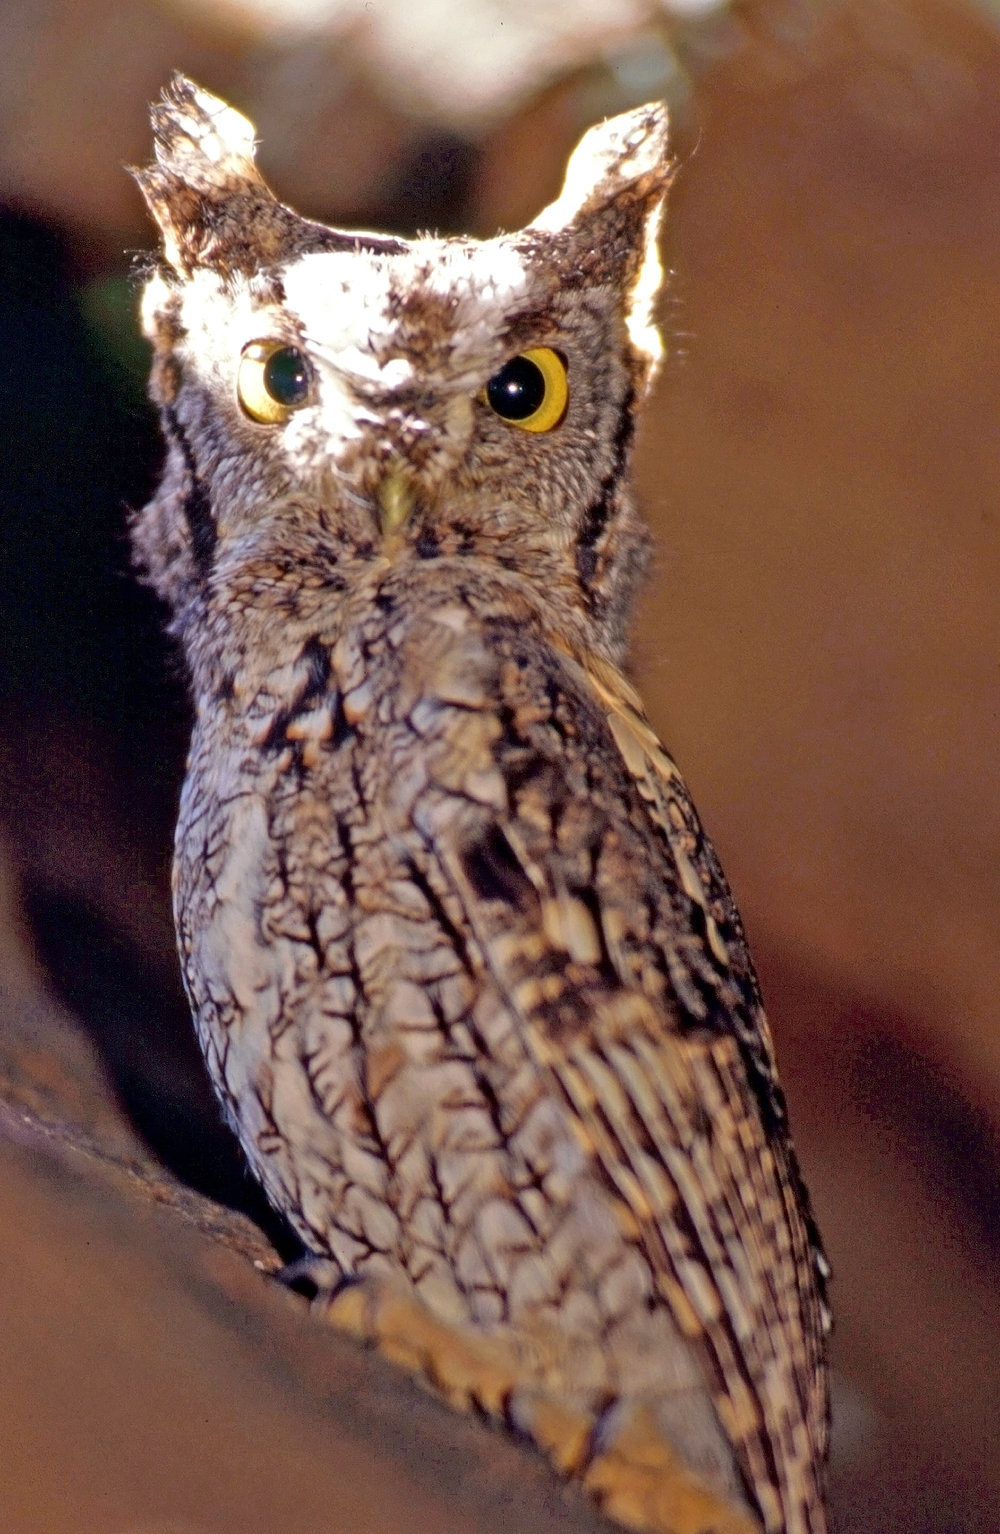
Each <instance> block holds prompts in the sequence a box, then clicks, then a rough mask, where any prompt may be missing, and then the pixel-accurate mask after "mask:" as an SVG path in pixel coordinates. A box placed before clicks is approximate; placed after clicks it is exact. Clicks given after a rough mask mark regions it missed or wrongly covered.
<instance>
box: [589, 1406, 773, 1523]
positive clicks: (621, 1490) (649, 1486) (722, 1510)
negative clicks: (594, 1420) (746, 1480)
mask: <svg viewBox="0 0 1000 1534" xmlns="http://www.w3.org/2000/svg"><path fill="white" fill-rule="evenodd" d="M613 1415H614V1417H615V1418H616V1419H617V1422H616V1429H615V1431H614V1432H613V1433H607V1434H605V1433H603V1432H599V1433H598V1434H597V1435H596V1436H597V1439H598V1443H599V1448H598V1450H597V1452H596V1453H595V1454H594V1456H593V1458H592V1459H591V1460H590V1462H589V1464H588V1465H587V1467H586V1469H585V1470H584V1472H583V1474H582V1476H581V1479H582V1481H583V1484H584V1485H585V1486H586V1487H587V1488H588V1490H589V1491H590V1492H591V1493H592V1494H593V1495H594V1496H595V1497H596V1498H597V1501H598V1502H599V1503H600V1505H601V1508H602V1509H603V1511H604V1512H605V1513H607V1514H608V1516H609V1517H611V1518H615V1519H617V1520H618V1522H619V1523H623V1524H625V1525H626V1526H627V1527H628V1528H632V1529H648V1530H656V1531H657V1534H667V1531H669V1534H761V1530H760V1524H759V1523H758V1522H757V1520H756V1518H754V1517H753V1516H752V1515H751V1514H750V1513H749V1512H748V1511H746V1510H741V1509H738V1508H736V1507H734V1506H733V1505H732V1504H731V1503H730V1502H727V1501H725V1500H723V1498H721V1497H719V1496H718V1495H717V1494H716V1493H715V1492H713V1491H712V1490H711V1489H710V1488H709V1487H708V1486H706V1484H705V1482H704V1481H703V1480H701V1478H700V1477H699V1476H698V1475H696V1474H695V1472H694V1471H692V1470H690V1469H689V1468H688V1466H687V1465H686V1464H685V1463H684V1461H683V1460H682V1459H681V1457H680V1455H679V1454H678V1453H677V1451H676V1449H675V1448H674V1447H673V1445H672V1444H671V1443H670V1442H669V1441H668V1440H667V1439H666V1438H665V1437H664V1435H663V1433H662V1432H661V1431H660V1430H659V1428H658V1427H657V1424H656V1421H655V1418H654V1416H653V1413H652V1412H651V1411H650V1409H649V1407H648V1406H646V1405H644V1404H639V1405H637V1406H635V1407H633V1408H632V1410H631V1411H630V1412H628V1413H627V1414H624V1415H623V1414H622V1413H621V1411H620V1409H619V1408H616V1409H615V1411H614V1414H613Z"/></svg>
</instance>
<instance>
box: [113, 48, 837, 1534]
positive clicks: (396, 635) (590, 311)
mask: <svg viewBox="0 0 1000 1534" xmlns="http://www.w3.org/2000/svg"><path fill="white" fill-rule="evenodd" d="M152 117H153V128H154V134H155V140H156V159H155V163H154V164H153V165H152V166H151V167H149V168H148V169H146V170H142V171H139V172H137V173H136V174H137V178H138V182H139V185H140V187H141V189H142V192H143V193H144V195H145V198H146V201H147V203H148V205H149V208H150V210H151V213H152V215H153V217H154V219H155V220H156V223H157V224H158V225H159V228H160V231H161V233H162V254H161V256H160V257H159V259H158V260H157V261H155V262H154V263H152V264H151V267H150V270H149V272H148V274H147V280H146V284H145V290H144V297H143V303H142V315H143V322H144V327H145V332H146V335H147V336H148V338H149V340H150V341H151V342H152V346H153V365H152V379H151V391H152V395H153V398H154V400H155V401H156V402H157V404H158V405H159V407H160V411H161V415H162V422H163V431H164V435H165V438H166V460H165V465H164V469H163V474H162V481H161V483H160V485H159V488H158V490H157V492H156V494H155V495H154V497H153V499H152V501H151V502H150V504H149V505H148V506H147V507H146V508H145V510H144V511H142V512H141V513H140V514H139V515H138V517H137V518H136V520H135V524H134V540H135V547H136V551H137V558H138V560H139V562H140V564H141V566H142V568H143V569H144V571H145V577H146V579H148V580H149V582H151V584H152V585H153V586H154V587H155V589H156V591H157V592H158V593H159V594H160V596H161V597H162V598H163V600H164V601H165V603H166V604H167V606H168V608H169V611H170V614H171V617H170V627H171V630H172V632H173V634H174V635H175V636H176V638H177V640H178V641H179V644H180V646H181V647H182V649H183V653H184V655H185V657H186V662H187V666H188V670H189V675H190V681H191V690H192V695H193V701H194V708H195V715H196V718H195V725H194V734H193V740H192V744H191V750H190V757H189V761H188V770H187V777H186V781H185V784H184V788H183V792H182V796H181V804H180V816H179V823H178V827H177V836H176V859H175V868H174V906H175V916H176V924H177V933H178V945H179V951H180V956H181V962H182V966H183V971H184V979H185V984H186V987H187V991H188V995H189V997H190V1001H191V1007H192V1010H193V1014H194V1019H195V1024H196V1028H197V1032H198V1037H199V1039H200V1042H201V1046H202V1049H203V1051H204V1055H205V1059H206V1061H207V1064H208V1068H209V1071H210V1073H211V1076H212V1080H213V1082H214V1084H215V1088H216V1091H217V1093H218V1095H219V1098H220V1100H221V1103H222V1106H223V1109H224V1112H225V1114H226V1117H227V1118H228V1120H229V1122H230V1123H231V1125H232V1127H233V1128H234V1130H235V1131H236V1133H237V1135H238V1136H239V1139H240V1141H241V1143H242V1145H243V1148H244V1151H245V1153H246V1156H247V1158H248V1160H249V1163H250V1165H251V1167H252V1169H253V1171H254V1173H255V1175H256V1176H257V1177H258V1178H259V1179H260V1182H261V1183H262V1184H263V1187H264V1189H265V1190H266V1192H267V1195H268V1197H269V1198H270V1200H271V1201H272V1203H273V1204H274V1206H275V1207H276V1208H277V1209H278V1210H280V1211H281V1213H282V1214H283V1215H284V1216H285V1217H286V1218H287V1220H288V1221H289V1222H290V1224H291V1225H292V1227H294V1230H295V1231H296V1232H297V1234H298V1236H299V1237H300V1238H301V1241H302V1243H303V1245H304V1249H305V1253H306V1256H305V1258H304V1259H303V1263H302V1264H300V1265H298V1267H297V1270H296V1271H298V1272H299V1273H300V1274H301V1273H303V1272H305V1273H306V1274H307V1275H311V1278H312V1280H313V1287H314V1288H315V1290H316V1292H317V1294H318V1295H320V1297H321V1298H322V1301H323V1304H324V1305H325V1306H326V1308H327V1311H328V1314H329V1316H330V1318H331V1320H332V1321H333V1322H334V1323H335V1324H338V1325H340V1326H341V1327H344V1328H346V1329H347V1330H349V1331H352V1332H354V1333H356V1334H357V1335H359V1336H361V1337H363V1338H365V1339H367V1340H368V1341H369V1342H371V1343H374V1344H375V1345H377V1346H378V1347H379V1348H380V1349H381V1350H382V1352H383V1353H384V1354H385V1355H386V1356H388V1357H389V1358H392V1359H395V1360H396V1361H397V1362H399V1363H401V1364H403V1365H404V1366H406V1367H407V1368H408V1369H410V1370H411V1371H412V1372H413V1373H415V1374H416V1375H418V1376H420V1377H422V1378H423V1379H424V1380H425V1381H426V1382H428V1383H430V1385H431V1386H433V1387H434V1388H436V1389H437V1390H438V1391H439V1392H441V1393H442V1394H443V1395H444V1396H445V1397H446V1398H447V1399H448V1400H450V1401H452V1402H453V1403H455V1404H458V1405H465V1406H468V1407H472V1408H475V1409H478V1410H479V1411H481V1412H483V1413H485V1414H487V1415H488V1416H490V1417H493V1418H496V1419H500V1420H502V1421H504V1422H506V1423H508V1424H509V1425H510V1426H512V1427H513V1428H514V1429H516V1430H517V1431H518V1432H520V1433H521V1434H523V1435H525V1436H527V1437H528V1438H529V1439H530V1440H531V1441H533V1442H534V1443H535V1444H536V1445H538V1446H540V1447H541V1449H542V1450H543V1451H544V1452H545V1453H546V1454H547V1455H548V1456H549V1457H550V1459H551V1460H552V1462H553V1463H554V1464H555V1465H556V1466H557V1467H558V1468H559V1470H560V1471H561V1472H562V1473H564V1474H565V1475H566V1476H568V1477H571V1478H575V1479H576V1480H577V1481H579V1482H581V1483H582V1484H583V1485H584V1486H585V1487H586V1488H588V1490H589V1491H590V1492H591V1493H592V1494H593V1496H594V1497H596V1498H597V1500H598V1501H599V1503H600V1504H601V1506H602V1507H603V1508H604V1509H605V1511H606V1512H608V1513H609V1514H610V1515H611V1516H613V1517H614V1518H616V1519H618V1520H619V1521H620V1522H622V1523H624V1524H627V1525H629V1526H631V1527H634V1528H639V1529H649V1530H656V1531H659V1534H709V1531H715V1534H723V1531H727V1534H749V1531H751V1530H758V1531H759V1530H761V1529H763V1530H766V1531H767V1534H778V1531H785V1534H821V1531H823V1530H824V1529H825V1527H826V1522H825V1513H824V1465H825V1458H826V1449H827V1436H828V1428H827V1424H828V1387H827V1369H826V1357H825V1340H824V1339H825V1332H826V1329H827V1326H828V1320H827V1311H826V1306H825V1300H824V1293H823V1290H824V1280H825V1278H826V1271H827V1270H826V1268H825V1263H824V1260H823V1257H822V1254H821V1250H820V1246H819V1242H818V1238H817V1235H816V1231H815V1228H814V1224H813V1220H812V1217H811V1214H810V1209H809V1203H808V1199H807V1196H806V1192H805V1189H804V1187H803V1183H802V1179H801V1177H800V1174H799V1170H798V1165H797V1162H796V1158H795V1154H794V1151H793V1147H792V1143H791V1140H790V1137H789V1131H788V1125H787V1119H786V1110H785V1102H784V1098H783V1096H782V1092H781V1088H780V1085H779V1082H778V1079H777V1075H776V1070H775V1061H774V1054H773V1050H772V1044H771V1037H770V1033H769V1030H768V1025H767V1021H766V1019H765V1015H764V1012H763V1009H762V1006H761V1000H760V995H759V991H758V987H757V982H756V980H755V977H754V971H753V968H752V965H751V961H750V958H749V955H748V953H747V947H746V943H745V941H744V935H743V929H742V927H741V924H740V918H739V916H738V914H737V911H736V909H735V906H734V903H733V900H732V897H731V895H730V892H729V889H728V887H727V885H726V882H725V879H724V876H723V874H722V871H721V869H720V867H719V864H718V861H717V859H716V855H715V853H714V851H713V849H712V846H711V844H710V842H709V841H708V839H707V837H706V835H705V833H704V831H703V830H702V828H701V825H700V823H699V821H698V818H697V816H696V814H695V811H694V809H693V807H692V804H691V801H690V798H689V796H688V794H687V791H686V789H685V786H684V783H683V781H682V779H681V777H680V775H679V773H678V770H677V768H676V767H675V765H674V763H673V762H672V760H671V759H670V757H669V756H668V755H667V753H666V752H665V751H664V749H663V747H662V746H661V744H660V743H659V741H658V740H657V738H656V736H655V735H654V733H653V731H652V730H651V728H650V726H649V724H648V723H647V721H646V717H645V715H644V713H643V708H642V704H641V702H640V699H639V697H638V696H637V694H636V692H635V691H634V689H633V687H632V686H631V685H630V683H629V682H628V681H627V680H626V678H625V676H624V675H623V672H622V666H623V664H624V661H625V652H626V638H627V622H628V617H629V607H630V603H631V600H632V595H633V591H634V588H635V586H636V582H637V579H638V577H639V576H640V574H641V571H642V569H643V563H644V560H645V557H646V545H647V535H646V533H645V532H644V530H643V526H642V523H641V521H640V519H639V516H638V513H637V510H636V507H635V505H634V502H633V498H632V494H631V491H630V488H629V466H630V459H631V453H632V444H633V436H634V432H635V428H636V421H637V414H638V411H639V407H640V404H641V401H642V398H643V396H644V394H645V392H646V390H647V388H648V385H649V382H650V379H651V377H652V375H653V373H654V371H655V368H656V365H657V361H658V358H659V353H660V342H659V338H658V334H657V330H656V327H655V324H654V321H653V305H654V301H655V299H656V296H657V290H658V287H659V285H660V278H661V271H660V267H659V263H658V259H657V248H656V242H657V233H658V225H659V220H660V214H661V209H662V206H663V202H664V197H665V194H666V191H667V187H668V183H669V181H670V178H671V172H672V165H671V161H670V158H669V155H668V150H667V144H666V120H665V114H664V110H663V108H662V107H661V106H659V105H651V106H647V107H643V108H642V109H640V110H637V111H633V112H629V113H626V114H625V115H623V116H620V117H616V118H614V119H612V120H610V121H608V122H605V123H603V124H602V125H599V126H597V127H595V128H592V129H591V130H590V132H588V133H587V134H586V136H585V137H584V138H583V140H582V142H581V143H580V145H579V147H578V149H577V150H576V152H575V153H574V154H573V156H572V158H571V160H570V162H569V167H568V171H567V175H566V180H565V186H564V188H563V191H562V193H561V195H560V196H559V198H558V199H557V201H555V202H554V203H553V204H552V205H551V206H550V207H548V208H546V209H545V210H544V211H543V212H542V213H541V214H540V215H539V216H538V217H537V218H536V219H535V221H534V223H532V224H530V225H529V226H528V227H527V228H526V229H524V230H522V231H520V232H519V233H515V234H503V235H501V236H499V237H497V238H495V239H489V240H483V241H479V240H473V239H438V238H429V237H427V238H420V239H416V240H413V241H407V240H401V239H396V238H391V237H387V236H384V235H379V234H369V233H345V232H342V231H339V230H336V229H331V228H327V227H326V226H324V225H322V224H319V223H314V222H310V221H309V220H307V219H304V218H302V217H300V216H299V215H297V214H296V213H294V212H292V211H291V210H290V209H289V208H287V207H285V206H284V205H283V204H281V203H280V202H278V201H277V199H276V198H275V197H274V196H273V195H272V193H271V192H270V190H269V189H268V187H267V186H266V185H265V183H264V181H263V180H262V178H261V176H260V174H259V172H258V170H257V169H256V167H255V163H254V130H253V127H252V125H251V124H250V123H249V122H248V121H247V120H246V118H244V117H243V116H241V115H240V113H238V112H237V111H235V110H234V109H233V108H232V107H230V106H228V105H226V104H225V103H224V102H222V101H220V100H218V99H217V98H216V97H214V96H212V95H210V94H208V92H206V91H204V90H202V89H200V88H198V87H197V86H195V85H193V84H192V83H191V82H189V81H187V80H185V79H183V78H180V77H178V78H177V79H175V80H174V82H173V84H172V85H171V86H170V88H169V89H168V90H167V91H166V92H165V94H164V97H163V100H162V102H161V103H160V104H159V105H157V106H156V107H154V109H153V114H152Z"/></svg>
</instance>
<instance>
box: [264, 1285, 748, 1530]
mask: <svg viewBox="0 0 1000 1534" xmlns="http://www.w3.org/2000/svg"><path fill="white" fill-rule="evenodd" d="M296 1266H299V1265H296ZM330 1266H332V1265H331V1264H325V1265H321V1267H320V1268H319V1269H315V1268H309V1267H308V1259H307V1260H306V1267H305V1268H303V1270H302V1273H301V1274H299V1275H293V1277H294V1276H299V1277H307V1278H308V1279H309V1280H310V1282H312V1283H315V1284H316V1285H317V1297H316V1300H315V1301H314V1304H316V1305H319V1304H321V1303H322V1304H323V1305H324V1308H325V1311H326V1315H327V1318H328V1319H329V1321H330V1322H331V1323H332V1324H333V1325H334V1326H336V1327H337V1328H338V1329H340V1330H342V1331H346V1332H349V1333H350V1334H351V1335H352V1336H354V1337H357V1338H359V1339H360V1340H362V1341H364V1342H366V1343H368V1344H370V1345H371V1346H373V1347H376V1348H377V1349H378V1351H379V1352H380V1353H381V1354H382V1355H383V1357H385V1358H388V1359H389V1360H390V1361H391V1362H392V1363H395V1364H398V1365H401V1366H402V1367H403V1368H404V1369H406V1371H407V1372H408V1373H409V1374H411V1375H412V1376H414V1377H415V1378H416V1379H417V1380H418V1381H420V1382H422V1383H424V1384H426V1385H429V1386H430V1387H431V1389H433V1390H434V1392H435V1393H436V1394H438V1395H440V1396H443V1397H444V1399H445V1400H446V1401H447V1402H448V1403H449V1404H450V1405H451V1406H453V1407H456V1408H457V1409H459V1410H463V1411H469V1410H475V1411H479V1412H480V1413H482V1414H483V1415H485V1416H487V1417H489V1418H490V1419H492V1420H493V1421H497V1422H504V1423H507V1424H509V1425H510V1426H512V1427H514V1428H515V1429H517V1430H518V1431H519V1432H521V1433H522V1434H524V1436H525V1437H527V1438H529V1439H530V1440H531V1441H532V1442H533V1443H534V1444H535V1445H536V1446H537V1447H538V1448H539V1449H541V1450H542V1451H543V1453H545V1454H546V1455H547V1457H548V1458H549V1460H550V1461H551V1463H552V1464H553V1465H554V1466H555V1468H556V1469H557V1470H558V1471H559V1472H560V1474H562V1475H564V1476H566V1477H567V1478H569V1479H573V1480H578V1481H580V1482H582V1484H583V1485H584V1486H585V1487H586V1488H587V1489H588V1491H589V1492H590V1493H591V1495H592V1496H593V1497H594V1498H595V1500H596V1501H597V1502H598V1504H599V1505H600V1507H601V1508H602V1510H603V1511H604V1512H605V1513H606V1514H607V1515H608V1516H609V1517H611V1518H614V1519H616V1520H617V1521H618V1522H619V1523H622V1524H624V1525H625V1526H626V1527H628V1528H631V1529H637V1530H644V1531H647V1534H760V1526H759V1525H758V1524H757V1522H756V1521H755V1520H754V1519H753V1518H752V1517H751V1516H750V1515H749V1514H748V1513H746V1512H741V1511H738V1510H737V1509H735V1508H734V1507H733V1506H731V1505H730V1504H729V1503H728V1502H726V1501H724V1500H723V1499H722V1498H721V1497H719V1496H717V1495H716V1494H715V1493H713V1492H712V1491H711V1490H710V1489H709V1488H708V1487H706V1486H705V1484H704V1482H703V1481H701V1480H700V1479H699V1478H698V1476H697V1475H696V1474H695V1473H694V1472H693V1471H691V1470H689V1469H688V1467H687V1465H686V1464H685V1463H684V1461H683V1460H682V1459H681V1458H680V1456H679V1455H678V1454H677V1452H676V1450H675V1449H674V1448H673V1447H672V1446H671V1444H670V1443H669V1442H668V1441H667V1439H666V1438H664V1436H663V1434H662V1433H660V1432H659V1430H658V1428H657V1426H656V1423H655V1421H654V1419H653V1416H652V1414H651V1413H650V1412H649V1410H648V1408H646V1407H644V1406H641V1405H640V1406H637V1407H635V1408H634V1409H633V1410H632V1411H631V1412H623V1411H622V1410H621V1409H620V1408H616V1409H615V1410H614V1411H612V1412H609V1413H606V1414H605V1416H604V1417H603V1418H601V1419H599V1418H598V1417H596V1416H595V1415H594V1414H593V1413H592V1412H588V1411H585V1410H581V1409H579V1408H577V1407H576V1406H574V1405H572V1404H570V1403H568V1402H565V1401H561V1400H559V1398H558V1397H557V1396H556V1395H554V1394H553V1393H551V1392H547V1391H542V1390H538V1389H537V1388H534V1387H533V1386H532V1385H531V1384H529V1383H526V1367H525V1363H524V1353H523V1350H522V1348H521V1346H520V1345H519V1343H518V1341H517V1339H516V1338H515V1337H513V1336H511V1337H510V1338H508V1337H505V1336H504V1335H503V1334H497V1333H494V1334H492V1335H490V1334H485V1333H480V1332H474V1331H472V1330H471V1329H467V1328H462V1327H459V1326H450V1325H447V1324H446V1323H444V1322H442V1321H440V1320H438V1318H437V1317H436V1316H434V1315H433V1314H432V1313H431V1312H430V1311H429V1310H428V1309H427V1307H426V1306H425V1305H424V1304H423V1303H422V1302H421V1301H420V1300H419V1299H418V1298H417V1297H416V1296H415V1295H414V1294H412V1293H409V1292H407V1291H406V1290H405V1289H403V1288H402V1287H397V1286H396V1285H394V1284H392V1283H391V1282H389V1281H387V1280H383V1279H375V1278H367V1279H362V1280H360V1281H359V1282H354V1283H350V1284H348V1285H346V1286H343V1287H339V1288H337V1287H336V1285H334V1286H332V1288H331V1287H330V1286H329V1285H327V1286H326V1288H325V1291H324V1292H323V1293H322V1294H321V1292H320V1288H319V1281H320V1280H321V1279H322V1278H323V1270H325V1268H327V1267H330ZM334 1290H335V1291H336V1292H334Z"/></svg>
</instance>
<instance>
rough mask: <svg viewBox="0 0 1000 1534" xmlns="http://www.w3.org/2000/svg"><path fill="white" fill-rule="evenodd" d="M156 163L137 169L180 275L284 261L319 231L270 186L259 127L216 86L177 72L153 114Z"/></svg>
mask: <svg viewBox="0 0 1000 1534" xmlns="http://www.w3.org/2000/svg"><path fill="white" fill-rule="evenodd" d="M150 117H151V119H152V123H153V133H154V136H155V143H156V160H155V162H154V163H153V164H152V165H150V166H148V167H147V168H146V169H145V170H133V172H132V174H133V175H134V176H135V179H136V181H137V182H138V183H139V189H140V191H141V192H142V195H143V196H144V197H145V199H146V203H147V205H148V207H149V211H150V212H151V213H152V215H153V217H154V219H155V220H156V222H157V224H158V225H159V226H160V230H161V233H162V235H163V253H164V256H165V257H166V260H167V262H168V263H169V265H170V266H172V267H173V268H174V270H175V271H176V272H177V273H178V274H179V275H181V276H184V277H188V276H190V274H191V272H192V271H193V270H194V269H195V268H196V267H211V268H213V269H215V270H217V271H218V272H220V273H221V274H222V275H223V276H227V277H228V276H230V275H232V273H234V272H245V273H248V274H249V273H251V272H254V271H257V270H258V269H259V268H260V267H261V266H262V265H265V266H266V265H268V264H269V263H272V262H275V261H278V260H280V259H281V257H282V256H283V255H287V254H288V253H289V252H290V251H291V250H294V249H295V248H301V247H302V246H303V245H304V244H306V243H308V240H307V239H306V238H304V237H303V231H305V230H311V229H316V228H318V227H319V226H315V225H310V224H309V223H308V221H307V220H305V219H301V218H299V216H298V215H297V214H295V213H293V212H292V211H291V209H290V208H286V207H284V206H283V204H282V203H280V202H278V200H277V198H276V197H275V196H274V194H273V193H272V192H271V191H270V189H269V188H268V186H267V185H266V183H265V182H264V179H263V177H262V176H261V174H260V171H259V170H258V169H257V166H256V165H255V163H254V152H255V143H254V127H253V124H252V123H251V122H250V121H249V120H248V119H247V118H246V117H244V116H243V114H242V112H237V110H236V109H235V107H231V106H229V105H228V104H227V103H226V102H225V101H222V100H220V98H219V97H218V96H213V95H212V94H211V92H210V91H206V90H203V89H202V88H201V86H198V85H195V84H194V82H193V81H191V80H188V79H185V77H184V76H183V75H175V76H174V78H173V80H172V81H171V83H170V85H168V86H167V88H166V90H165V91H164V92H163V98H162V100H161V101H159V102H157V103H156V104H155V105H154V106H153V107H152V108H151V111H150Z"/></svg>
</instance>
